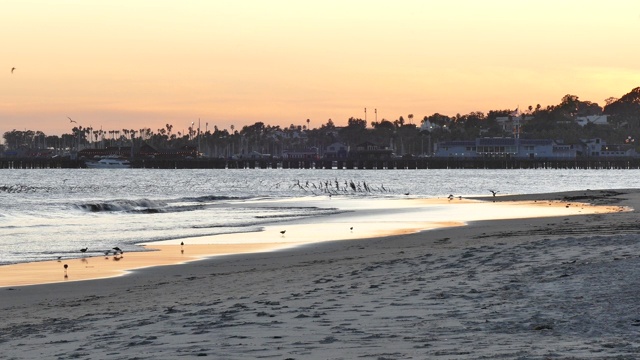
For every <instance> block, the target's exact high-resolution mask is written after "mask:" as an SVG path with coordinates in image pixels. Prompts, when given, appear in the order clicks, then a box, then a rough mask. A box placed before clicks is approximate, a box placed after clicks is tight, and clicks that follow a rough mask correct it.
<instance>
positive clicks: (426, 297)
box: [0, 189, 640, 359]
mask: <svg viewBox="0 0 640 360" xmlns="http://www.w3.org/2000/svg"><path fill="white" fill-rule="evenodd" d="M578 198H582V199H583V200H584V201H588V202H590V203H592V204H596V205H605V206H612V207H626V208H628V209H632V210H630V211H620V212H610V213H593V214H583V215H577V216H565V215H558V216H554V217H544V218H540V217H538V218H528V219H500V220H491V221H489V220H478V221H471V222H469V223H468V225H467V226H458V227H448V228H441V229H433V230H429V231H424V232H418V233H412V234H405V235H401V236H390V237H381V238H373V239H366V240H349V241H332V242H325V243H314V244H306V245H302V246H298V247H295V248H290V249H284V250H280V251H275V252H269V253H251V254H238V255H229V256H224V257H219V258H216V259H206V260H203V261H194V262H189V263H187V264H183V265H181V266H161V267H153V268H145V269H141V270H137V271H134V272H131V273H130V274H128V275H127V276H125V277H116V278H105V279H100V280H94V281H83V282H65V283H56V284H46V285H34V286H20V287H9V288H0V309H1V310H3V313H4V314H5V320H4V321H3V323H2V324H0V343H2V344H3V349H4V352H3V353H2V354H0V358H8V359H23V358H24V359H27V358H43V357H56V358H80V359H90V358H112V359H127V358H132V357H137V358H140V359H171V358H176V357H184V356H186V357H195V356H198V357H202V356H207V357H213V358H227V359H255V358H267V357H269V358H280V359H286V358H289V359H308V358H313V359H315V358H322V359H329V358H330V359H353V358H393V359H408V358H442V359H454V358H455V359H478V358H483V359H504V358H530V359H545V358H593V359H605V358H627V359H632V358H637V357H638V355H639V353H640V341H639V340H637V339H638V335H640V329H639V327H638V326H637V321H638V320H637V316H636V314H637V311H636V310H637V304H636V302H637V301H636V299H637V297H638V296H640V287H639V286H638V285H640V256H639V255H638V254H640V225H638V224H637V221H636V219H637V217H638V214H639V212H638V210H637V209H640V190H636V189H623V190H606V191H601V190H598V191H584V192H566V193H553V194H536V195H535V196H527V195H519V196H516V197H511V196H510V197H505V198H501V197H496V198H495V201H496V202H504V201H512V200H514V199H515V200H526V201H541V200H545V201H546V200H550V201H563V200H564V201H566V200H569V201H571V202H572V203H575V202H577V199H578ZM486 200H489V201H494V199H492V198H487V199H486ZM545 206H548V205H545ZM126 255H127V254H125V256H126Z"/></svg>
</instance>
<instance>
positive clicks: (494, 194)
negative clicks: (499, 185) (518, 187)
mask: <svg viewBox="0 0 640 360" xmlns="http://www.w3.org/2000/svg"><path fill="white" fill-rule="evenodd" d="M489 191H491V193H492V194H493V196H496V194H497V193H498V191H497V190H489Z"/></svg>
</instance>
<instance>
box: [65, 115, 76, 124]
mask: <svg viewBox="0 0 640 360" xmlns="http://www.w3.org/2000/svg"><path fill="white" fill-rule="evenodd" d="M67 119H69V122H72V123H76V124H77V123H78V122H77V121H75V120H72V119H71V118H70V117H68V116H67Z"/></svg>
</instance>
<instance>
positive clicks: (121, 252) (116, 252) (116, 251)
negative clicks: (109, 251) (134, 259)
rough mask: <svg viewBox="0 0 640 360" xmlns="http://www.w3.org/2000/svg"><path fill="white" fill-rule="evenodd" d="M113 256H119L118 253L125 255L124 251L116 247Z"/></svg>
mask: <svg viewBox="0 0 640 360" xmlns="http://www.w3.org/2000/svg"><path fill="white" fill-rule="evenodd" d="M113 250H114V251H113V255H118V253H120V254H124V251H122V249H120V248H119V247H117V246H115V247H113Z"/></svg>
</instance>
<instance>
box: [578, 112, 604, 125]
mask: <svg viewBox="0 0 640 360" xmlns="http://www.w3.org/2000/svg"><path fill="white" fill-rule="evenodd" d="M576 123H577V124H578V125H580V126H585V125H587V124H595V125H609V115H589V116H578V117H576Z"/></svg>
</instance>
